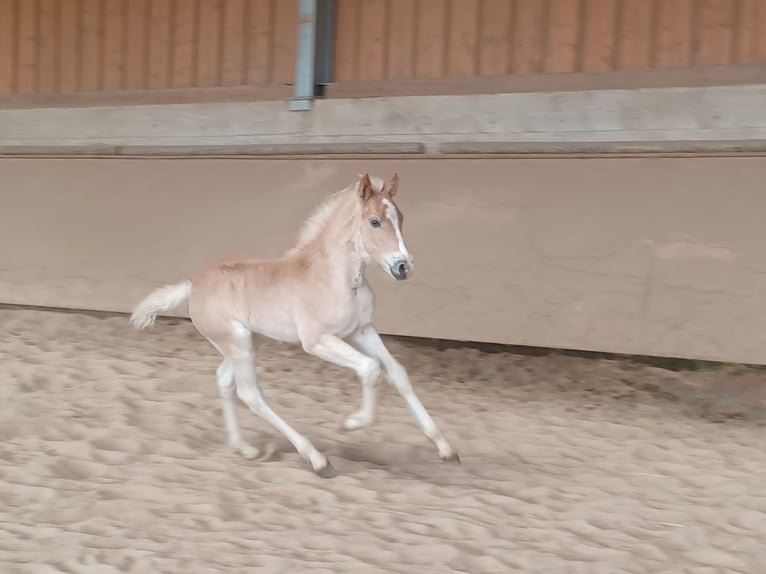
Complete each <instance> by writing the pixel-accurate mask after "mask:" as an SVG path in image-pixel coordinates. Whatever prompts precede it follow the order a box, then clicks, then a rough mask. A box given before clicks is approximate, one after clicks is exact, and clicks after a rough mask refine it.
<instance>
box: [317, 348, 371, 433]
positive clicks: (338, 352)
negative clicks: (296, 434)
mask: <svg viewBox="0 0 766 574" xmlns="http://www.w3.org/2000/svg"><path fill="white" fill-rule="evenodd" d="M303 348H304V349H305V350H306V352H307V353H310V354H312V355H314V356H316V357H319V358H320V359H323V360H325V361H328V362H330V363H333V364H335V365H338V366H340V367H346V368H348V369H354V370H355V371H356V373H357V375H358V376H359V382H360V383H361V385H362V407H361V408H360V409H359V410H358V411H357V412H355V413H354V414H353V415H351V416H349V417H348V418H347V419H346V420H345V421H344V422H343V428H345V429H346V430H355V429H359V428H362V427H365V426H369V425H371V424H372V422H373V421H374V420H375V382H376V381H377V380H378V377H379V376H380V372H381V370H380V362H379V361H378V360H377V359H375V358H373V357H370V356H368V355H366V354H364V353H361V352H359V351H358V350H357V349H355V348H354V347H352V346H351V345H349V344H348V343H346V342H345V341H343V340H342V339H340V338H338V337H335V336H334V335H322V336H321V337H319V339H318V340H317V341H316V342H315V343H313V344H312V343H304V344H303Z"/></svg>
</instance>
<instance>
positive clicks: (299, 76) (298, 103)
mask: <svg viewBox="0 0 766 574" xmlns="http://www.w3.org/2000/svg"><path fill="white" fill-rule="evenodd" d="M316 15H317V0H299V2H298V49H297V53H296V55H295V92H294V95H293V98H292V99H291V100H290V110H292V111H306V110H310V109H311V103H312V100H313V99H314V89H315V88H314V70H315V53H316Z"/></svg>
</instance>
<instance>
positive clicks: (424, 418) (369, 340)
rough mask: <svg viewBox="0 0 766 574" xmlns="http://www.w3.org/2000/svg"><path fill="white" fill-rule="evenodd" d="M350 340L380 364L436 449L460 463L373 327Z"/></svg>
mask: <svg viewBox="0 0 766 574" xmlns="http://www.w3.org/2000/svg"><path fill="white" fill-rule="evenodd" d="M351 341H352V342H353V343H354V344H355V345H356V346H357V347H358V348H359V349H360V350H361V351H362V352H363V353H365V354H366V355H369V356H370V357H372V358H374V359H376V360H377V361H379V362H380V363H382V364H383V367H384V368H385V370H386V375H387V377H388V380H389V381H390V382H391V384H392V385H393V386H394V388H396V390H397V391H398V392H399V394H400V395H401V396H402V397H403V398H404V400H405V401H406V403H407V408H408V409H409V411H410V414H411V415H412V416H413V418H414V419H415V421H416V422H417V424H418V426H419V427H420V429H421V430H422V431H423V433H424V434H425V435H426V436H427V437H428V438H429V439H431V442H433V443H434V445H435V446H436V449H437V450H438V451H439V456H440V457H441V458H442V459H443V460H445V461H450V462H460V458H459V457H458V455H457V452H456V451H455V450H454V449H453V448H452V447H451V446H450V444H449V443H448V442H447V439H445V438H444V435H442V433H441V431H440V430H439V428H438V427H437V426H436V423H435V422H434V420H433V419H432V418H431V415H429V414H428V411H427V410H426V408H425V407H424V406H423V403H421V402H420V399H418V397H417V395H416V394H415V391H414V390H413V388H412V384H411V383H410V378H409V376H408V375H407V370H406V369H405V368H404V367H403V366H402V365H401V363H399V361H397V360H396V359H394V357H393V356H392V355H391V353H390V352H389V351H388V349H387V348H386V346H385V344H384V343H383V340H382V339H381V338H380V334H379V333H378V331H377V329H376V328H375V326H374V325H372V323H369V324H367V325H365V326H364V327H362V328H361V329H359V330H358V331H357V332H356V333H354V334H353V335H352V336H351ZM362 392H363V395H362V396H363V397H364V387H362ZM372 393H373V395H372V404H373V408H374V404H375V403H374V401H375V395H374V389H373V390H372ZM368 400H369V399H368ZM362 405H363V407H362V408H364V399H363V403H362Z"/></svg>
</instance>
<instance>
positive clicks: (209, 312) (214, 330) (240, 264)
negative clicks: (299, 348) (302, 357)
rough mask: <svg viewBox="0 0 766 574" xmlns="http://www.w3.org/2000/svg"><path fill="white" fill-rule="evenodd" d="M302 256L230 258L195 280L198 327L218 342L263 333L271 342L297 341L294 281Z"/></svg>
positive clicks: (192, 302)
mask: <svg viewBox="0 0 766 574" xmlns="http://www.w3.org/2000/svg"><path fill="white" fill-rule="evenodd" d="M304 267H305V266H304V265H303V263H302V259H301V258H300V257H282V258H279V259H263V258H253V257H245V258H227V259H223V260H220V261H218V262H216V263H215V264H213V265H211V266H210V267H208V268H207V269H205V270H204V271H202V272H201V273H199V274H198V275H197V276H196V277H195V278H194V279H193V280H192V289H191V296H190V298H189V315H190V317H191V320H192V322H193V323H194V325H195V327H197V329H198V330H199V331H200V333H202V334H203V335H204V336H206V337H207V338H209V339H211V340H212V341H213V342H215V341H216V340H218V339H221V338H228V337H230V336H231V334H232V333H234V334H235V335H236V334H237V333H238V332H239V334H241V335H242V336H245V335H246V333H244V332H243V330H242V328H243V327H246V328H247V330H249V331H256V332H259V333H261V334H263V335H265V336H267V337H270V338H272V339H277V340H281V341H286V342H298V335H297V332H296V330H295V325H294V321H293V308H292V301H293V294H294V289H295V287H294V284H295V280H296V279H298V278H299V276H300V275H301V274H302V272H303V269H304Z"/></svg>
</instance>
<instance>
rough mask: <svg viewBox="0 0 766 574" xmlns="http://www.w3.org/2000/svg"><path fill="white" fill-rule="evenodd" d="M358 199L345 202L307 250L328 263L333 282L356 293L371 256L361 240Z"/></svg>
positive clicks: (328, 220)
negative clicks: (340, 282)
mask: <svg viewBox="0 0 766 574" xmlns="http://www.w3.org/2000/svg"><path fill="white" fill-rule="evenodd" d="M358 209H359V207H358V203H357V199H356V196H355V195H353V194H352V195H350V197H349V198H348V199H346V200H344V201H342V202H341V203H340V204H339V205H338V207H337V208H336V210H335V211H334V212H333V213H332V214H331V215H330V216H329V217H328V218H327V220H326V221H325V222H324V225H323V226H322V228H321V230H320V232H319V233H318V234H317V236H316V237H315V238H314V240H313V241H312V242H311V244H309V245H307V246H306V247H307V248H309V249H312V250H315V251H316V255H317V256H319V259H321V260H324V261H326V262H327V263H329V265H328V266H327V269H328V272H329V274H330V278H329V279H330V280H333V281H338V280H339V281H342V282H344V284H347V285H344V287H347V288H348V289H350V290H351V291H354V292H355V291H356V289H358V288H359V286H360V285H361V284H362V282H363V281H364V273H365V269H366V266H367V262H368V260H369V256H368V255H367V253H366V252H365V250H364V247H363V246H362V244H361V241H360V239H359V228H358V223H357V222H358V217H357V215H358V213H357V210H358Z"/></svg>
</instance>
